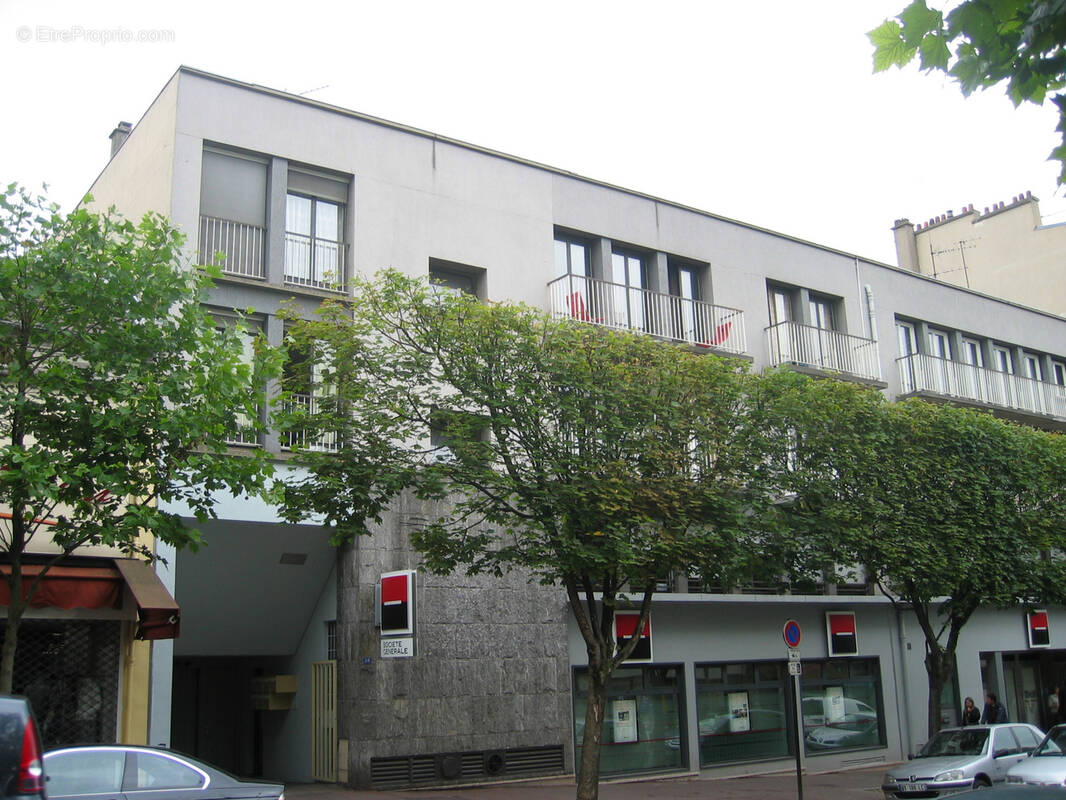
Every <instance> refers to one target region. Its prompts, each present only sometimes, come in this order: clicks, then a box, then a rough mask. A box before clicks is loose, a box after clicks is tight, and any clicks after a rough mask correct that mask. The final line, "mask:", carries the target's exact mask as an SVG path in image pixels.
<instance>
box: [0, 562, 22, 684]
mask: <svg viewBox="0 0 1066 800" xmlns="http://www.w3.org/2000/svg"><path fill="white" fill-rule="evenodd" d="M21 578H22V576H21V574H19V572H18V570H15V569H13V570H12V575H11V605H9V606H8V607H7V626H6V627H5V628H4V646H3V649H0V694H11V691H12V684H13V683H14V679H15V649H16V648H17V647H18V638H19V626H20V625H21V624H22V611H23V609H24V606H23V604H22V603H19V602H18V601H17V599H16V598H18V597H20V596H21V595H22V580H21ZM16 590H18V594H15V592H16Z"/></svg>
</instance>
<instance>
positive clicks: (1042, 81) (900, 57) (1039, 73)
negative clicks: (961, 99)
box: [868, 0, 1066, 184]
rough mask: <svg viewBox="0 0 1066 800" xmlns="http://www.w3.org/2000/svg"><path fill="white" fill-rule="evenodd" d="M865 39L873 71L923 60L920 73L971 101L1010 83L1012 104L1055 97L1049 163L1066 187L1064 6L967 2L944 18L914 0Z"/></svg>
mask: <svg viewBox="0 0 1066 800" xmlns="http://www.w3.org/2000/svg"><path fill="white" fill-rule="evenodd" d="M868 36H869V37H870V41H871V42H872V43H873V45H874V71H875V72H880V71H882V70H886V69H888V68H889V67H892V66H900V67H902V66H904V65H906V64H908V63H910V62H911V61H912V60H913V59H914V57H915V56H918V58H919V62H920V64H921V68H922V69H923V70H926V71H932V70H939V71H941V72H944V73H946V74H948V75H950V76H951V77H952V78H953V79H954V80H955V81H956V82H957V83H958V84H959V88H960V89H961V90H962V92H963V94H966V95H969V94H971V93H972V92H974V91H976V90H978V89H985V88H988V87H990V86H995V85H997V84H1000V83H1003V82H1006V90H1007V96H1008V97H1010V99H1011V101H1012V102H1013V103H1014V105H1015V106H1018V105H1021V103H1023V102H1025V101H1030V102H1033V103H1036V104H1038V105H1040V104H1042V103H1044V101H1045V100H1047V99H1050V100H1051V102H1052V103H1054V104H1055V106H1056V107H1057V108H1058V110H1059V125H1058V127H1057V130H1058V131H1059V132H1060V133H1062V134H1063V137H1064V139H1063V144H1061V145H1059V146H1058V147H1056V148H1055V149H1054V150H1052V152H1051V155H1050V158H1052V159H1055V160H1057V161H1059V162H1061V163H1062V164H1063V169H1062V172H1061V174H1060V175H1059V183H1060V184H1061V183H1064V182H1066V95H1064V94H1063V93H1062V89H1063V87H1066V50H1064V49H1063V45H1064V44H1066V2H1063V0H963V2H958V3H955V4H954V8H952V10H951V11H950V12H949V13H948V14H947V15H946V16H945V14H944V12H943V11H938V10H936V9H931V8H929V7H928V6H927V5H926V4H925V0H914V2H912V3H911V4H910V5H909V6H907V7H906V8H905V9H904V10H903V11H902V12H901V13H900V14H899V16H897V17H896V18H895V19H890V20H885V22H883V23H882V24H881V25H879V26H878V27H877V28H875V29H874V30H872V31H870V33H869V34H868Z"/></svg>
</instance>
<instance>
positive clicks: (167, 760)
mask: <svg viewBox="0 0 1066 800" xmlns="http://www.w3.org/2000/svg"><path fill="white" fill-rule="evenodd" d="M204 781H205V776H204V775H203V773H201V772H198V771H197V770H195V769H193V768H192V767H191V766H189V765H188V764H185V763H183V762H181V761H178V760H177V759H174V758H171V757H170V756H166V755H159V754H156V753H139V752H135V753H130V756H129V759H128V761H127V763H126V779H125V781H124V784H123V787H122V789H123V791H125V792H131V791H143V790H153V791H154V790H159V789H199V788H200V787H201V786H202V785H203V784H204Z"/></svg>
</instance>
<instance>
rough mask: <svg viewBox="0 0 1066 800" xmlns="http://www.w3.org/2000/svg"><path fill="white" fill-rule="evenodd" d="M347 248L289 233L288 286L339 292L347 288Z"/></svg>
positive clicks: (286, 264) (286, 245) (286, 262)
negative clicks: (345, 270)
mask: <svg viewBox="0 0 1066 800" xmlns="http://www.w3.org/2000/svg"><path fill="white" fill-rule="evenodd" d="M345 255H346V247H345V245H344V244H342V243H340V242H333V241H330V240H328V239H317V238H315V237H313V236H305V235H303V234H300V233H289V232H286V233H285V283H289V284H294V285H296V286H310V287H313V288H315V289H328V290H331V291H337V290H340V289H343V288H344V284H345V274H344V269H345Z"/></svg>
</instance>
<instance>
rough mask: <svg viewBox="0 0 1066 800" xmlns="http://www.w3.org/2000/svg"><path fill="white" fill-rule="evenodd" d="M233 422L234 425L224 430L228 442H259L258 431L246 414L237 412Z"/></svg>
mask: <svg viewBox="0 0 1066 800" xmlns="http://www.w3.org/2000/svg"><path fill="white" fill-rule="evenodd" d="M234 422H235V423H236V427H235V428H233V429H231V430H229V431H227V432H226V441H227V442H228V443H229V444H251V445H258V444H259V433H258V432H257V431H256V429H255V426H254V425H253V424H252V420H251V419H249V418H248V415H247V414H245V413H244V412H238V413H237V414H236V419H235V420H234Z"/></svg>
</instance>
